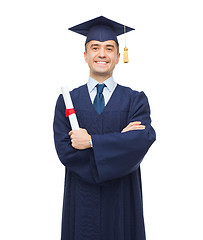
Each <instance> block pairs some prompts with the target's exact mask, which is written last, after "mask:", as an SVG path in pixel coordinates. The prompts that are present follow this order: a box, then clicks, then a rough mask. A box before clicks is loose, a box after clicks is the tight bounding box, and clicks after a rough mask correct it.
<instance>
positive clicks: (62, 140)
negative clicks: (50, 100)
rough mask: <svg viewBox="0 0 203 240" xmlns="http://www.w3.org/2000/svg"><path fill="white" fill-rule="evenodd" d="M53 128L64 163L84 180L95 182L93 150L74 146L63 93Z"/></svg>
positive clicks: (57, 150) (57, 147)
mask: <svg viewBox="0 0 203 240" xmlns="http://www.w3.org/2000/svg"><path fill="white" fill-rule="evenodd" d="M53 129H54V142H55V147H56V152H57V154H58V157H59V159H60V161H61V162H62V164H63V165H64V166H65V167H67V169H68V170H69V171H71V173H73V174H75V175H76V176H78V177H79V178H81V179H82V180H83V181H85V182H88V183H92V184H95V183H96V181H95V179H94V176H95V175H97V173H96V172H95V173H93V171H94V170H95V171H96V167H95V162H94V161H93V159H94V157H93V150H92V149H91V148H89V149H85V150H77V149H75V148H73V147H72V145H71V140H70V137H69V135H68V133H69V132H70V131H71V126H70V122H69V120H68V118H67V117H66V116H65V104H64V101H63V96H62V95H60V96H59V98H58V100H57V103H56V108H55V116H54V123H53ZM92 165H93V166H92Z"/></svg>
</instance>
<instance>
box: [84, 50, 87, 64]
mask: <svg viewBox="0 0 203 240" xmlns="http://www.w3.org/2000/svg"><path fill="white" fill-rule="evenodd" d="M84 58H85V62H86V63H87V52H86V51H85V52H84Z"/></svg>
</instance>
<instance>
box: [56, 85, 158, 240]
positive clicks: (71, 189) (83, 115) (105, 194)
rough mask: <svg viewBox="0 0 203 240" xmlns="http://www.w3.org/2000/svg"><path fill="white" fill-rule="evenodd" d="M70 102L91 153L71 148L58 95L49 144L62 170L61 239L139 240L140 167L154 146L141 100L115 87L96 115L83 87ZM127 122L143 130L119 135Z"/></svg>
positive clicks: (141, 234) (147, 111) (140, 96)
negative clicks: (88, 138)
mask: <svg viewBox="0 0 203 240" xmlns="http://www.w3.org/2000/svg"><path fill="white" fill-rule="evenodd" d="M71 97H72V100H73V104H74V108H75V111H76V115H77V118H78V121H79V125H80V127H81V128H85V129H86V130H87V131H88V133H89V134H90V135H91V137H92V142H93V149H92V148H89V149H85V150H76V149H74V148H73V147H72V146H71V141H70V138H69V135H68V133H69V131H70V130H71V128H70V123H69V119H68V118H66V117H65V105H64V101H63V97H62V95H60V96H59V98H58V100H57V104H56V109H55V117H54V139H55V146H56V151H57V153H58V156H59V159H60V161H61V162H62V163H63V164H64V165H65V167H66V173H65V187H64V203H63V215H62V235H61V240H145V239H146V238H145V227H144V219H143V202H142V186H141V175H140V163H141V161H142V160H143V157H144V156H145V154H146V153H147V151H148V149H149V147H150V146H151V145H152V143H153V142H154V141H155V131H154V129H153V128H152V127H151V119H150V108H149V104H148V100H147V97H146V95H145V94H144V93H143V92H137V91H133V90H131V89H130V88H127V87H123V86H121V85H117V87H116V89H115V91H114V92H113V94H112V96H111V98H110V100H109V102H108V103H107V105H106V106H105V108H104V111H103V112H102V113H101V114H100V115H98V114H97V112H96V111H95V109H94V106H93V105H92V102H91V100H90V96H89V93H88V89H87V85H83V86H81V87H79V88H77V89H74V90H73V91H72V92H71ZM131 121H141V122H142V124H144V125H145V126H146V129H145V130H135V131H129V132H126V133H121V131H122V129H123V128H125V127H126V126H127V125H128V124H129V123H130V122H131Z"/></svg>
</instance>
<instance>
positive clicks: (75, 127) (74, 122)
mask: <svg viewBox="0 0 203 240" xmlns="http://www.w3.org/2000/svg"><path fill="white" fill-rule="evenodd" d="M61 91H62V94H63V99H64V102H65V106H66V110H69V109H71V110H74V108H73V102H72V100H71V96H70V93H69V89H68V87H61ZM69 120H70V125H71V128H72V130H79V124H78V120H77V117H76V114H75V111H74V112H73V113H71V114H70V115H69Z"/></svg>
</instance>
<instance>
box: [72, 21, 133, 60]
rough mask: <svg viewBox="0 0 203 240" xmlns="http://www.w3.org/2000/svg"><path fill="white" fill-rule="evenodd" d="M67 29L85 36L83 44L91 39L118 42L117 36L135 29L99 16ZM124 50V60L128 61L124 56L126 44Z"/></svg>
mask: <svg viewBox="0 0 203 240" xmlns="http://www.w3.org/2000/svg"><path fill="white" fill-rule="evenodd" d="M68 30H71V31H73V32H76V33H79V34H81V35H83V36H86V37H87V38H86V42H85V44H86V43H88V42H89V41H91V40H96V41H100V42H104V41H108V40H114V41H115V42H116V43H117V44H118V39H117V36H119V35H121V34H125V33H127V32H130V31H132V30H135V29H134V28H130V27H127V26H125V25H123V24H120V23H117V22H115V21H112V20H110V19H108V18H105V17H103V16H100V17H97V18H94V19H92V20H89V21H86V22H84V23H81V24H78V25H76V26H74V27H71V28H69V29H68ZM124 51H125V52H124V62H128V59H127V58H126V55H127V53H128V52H127V51H128V49H127V48H126V46H125V48H124Z"/></svg>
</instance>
